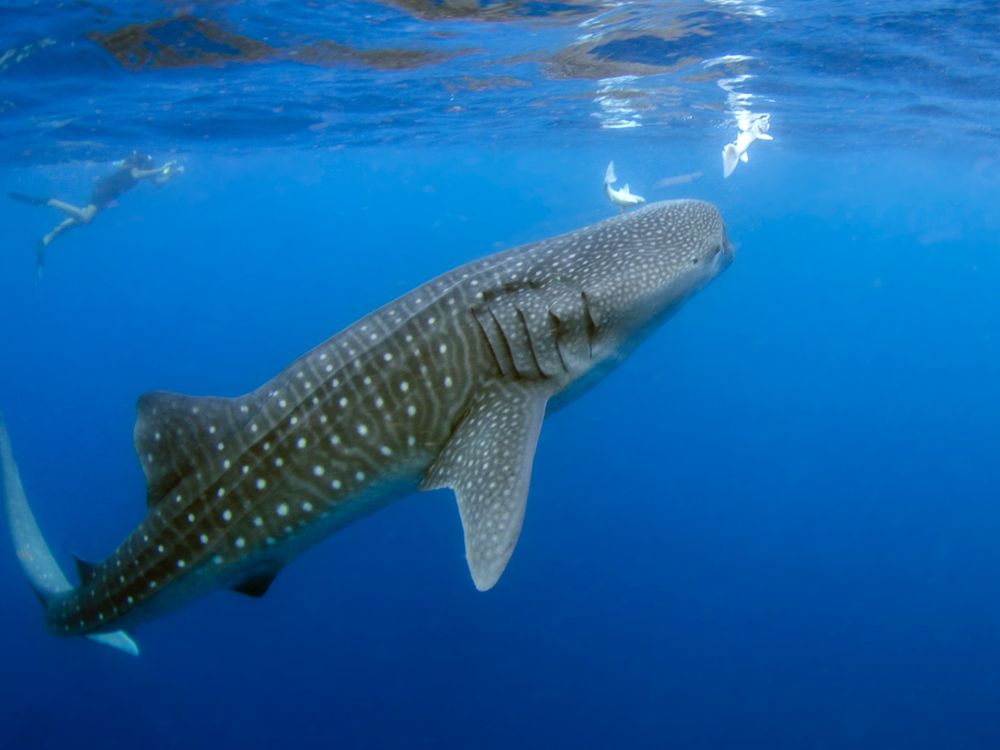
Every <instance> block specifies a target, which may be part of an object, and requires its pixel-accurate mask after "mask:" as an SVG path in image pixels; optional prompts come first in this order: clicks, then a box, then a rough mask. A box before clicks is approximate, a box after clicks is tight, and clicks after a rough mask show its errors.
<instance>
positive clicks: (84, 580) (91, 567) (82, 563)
mask: <svg viewBox="0 0 1000 750" xmlns="http://www.w3.org/2000/svg"><path fill="white" fill-rule="evenodd" d="M73 561H74V562H75V563H76V574H77V576H78V577H79V578H80V585H81V586H87V585H89V584H90V582H91V581H93V580H94V573H95V572H96V570H97V563H92V562H88V561H87V560H81V559H80V558H79V557H77V556H76V555H73Z"/></svg>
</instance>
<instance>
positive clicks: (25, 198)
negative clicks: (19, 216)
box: [7, 193, 49, 206]
mask: <svg viewBox="0 0 1000 750" xmlns="http://www.w3.org/2000/svg"><path fill="white" fill-rule="evenodd" d="M7 195H9V196H10V197H11V198H13V199H14V200H16V201H19V202H20V203H27V204H29V205H32V206H46V205H48V203H49V199H48V198H36V197H34V196H31V195H25V194H24V193H7Z"/></svg>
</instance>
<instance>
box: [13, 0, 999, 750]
mask: <svg viewBox="0 0 1000 750" xmlns="http://www.w3.org/2000/svg"><path fill="white" fill-rule="evenodd" d="M998 65H1000V16H998V15H997V8H996V3H994V2H987V1H985V0H983V1H982V2H978V1H972V2H962V1H961V0H950V1H949V0H914V1H913V2H897V3H891V2H890V3H871V2H865V1H864V0H820V1H817V2H809V3H805V2H782V1H778V0H771V1H766V0H760V1H759V2H756V3H753V2H743V1H742V0H704V1H695V0H689V1H678V2H667V1H666V0H663V1H661V2H655V1H649V2H639V1H636V2H618V1H616V2H610V1H609V2H604V1H603V0H564V1H563V2H544V1H539V2H520V1H517V0H508V1H505V2H500V1H498V2H488V1H486V0H478V1H477V0H439V1H434V0H382V1H381V2H377V1H375V0H371V1H369V2H362V1H360V0H359V1H357V2H341V3H331V4H325V3H296V2H291V1H290V0H283V1H281V0H278V1H274V2H264V1H262V0H261V1H259V2H224V3H223V2H205V3H198V2H195V3H176V2H134V3H132V2H129V3H124V2H121V3H100V2H87V3H84V2H64V3H27V2H25V3H18V2H7V3H5V4H3V5H0V113H2V116H0V188H2V191H3V192H4V193H6V192H15V193H18V194H21V195H22V196H42V197H57V198H59V199H62V200H64V201H67V202H69V203H74V204H77V205H80V204H85V203H86V202H87V200H88V198H87V196H88V195H89V194H90V192H91V190H92V189H93V187H94V185H95V180H100V179H101V178H104V177H106V176H107V175H108V174H111V173H113V172H114V171H115V169H116V166H115V164H114V163H115V162H116V161H117V160H120V159H123V158H125V157H127V156H128V155H129V154H130V152H132V151H133V150H134V149H138V150H140V151H142V152H148V153H149V154H150V155H151V156H152V157H153V160H154V162H155V163H156V164H157V165H159V164H163V163H165V162H167V161H168V160H173V161H175V162H176V164H177V165H180V166H183V167H184V171H183V173H177V174H176V175H175V176H173V178H172V179H170V180H169V182H167V183H166V184H163V185H159V186H158V185H156V184H153V183H152V182H151V181H149V180H143V181H141V183H140V184H138V185H136V186H135V187H134V189H131V190H129V191H128V192H127V193H123V194H121V195H120V196H119V197H118V199H117V200H116V201H114V202H113V203H110V204H109V205H108V206H107V207H104V208H103V210H101V211H100V212H99V214H98V215H97V216H96V218H94V220H93V221H92V222H91V223H89V224H87V225H85V226H79V227H74V228H73V229H72V231H68V232H67V233H65V234H64V235H62V236H59V237H58V238H56V239H55V240H54V241H53V242H52V243H51V245H50V246H49V247H48V248H47V250H46V253H45V255H46V257H45V265H44V269H43V270H44V273H42V274H41V276H40V278H39V277H38V276H37V274H36V266H35V264H36V247H37V243H38V242H39V239H40V238H41V237H42V236H43V235H45V233H46V232H49V231H50V230H51V229H52V228H53V226H54V225H55V224H57V223H58V222H59V221H61V220H62V219H63V218H65V217H64V215H62V214H60V213H59V212H58V211H57V210H55V209H53V208H51V207H46V206H31V205H26V204H25V203H24V202H21V201H16V200H10V199H8V198H7V197H6V195H2V196H0V227H2V242H0V246H2V253H0V326H2V329H0V330H2V333H0V358H2V360H0V361H2V367H0V409H2V410H3V415H4V418H5V421H6V423H7V428H8V430H9V433H10V438H11V442H12V445H13V450H14V456H15V458H16V460H17V463H18V466H19V468H20V474H21V479H22V480H23V483H24V487H25V490H26V493H27V496H28V499H29V500H30V501H31V504H32V507H33V509H34V511H35V513H36V515H37V518H38V522H39V525H40V526H41V529H42V531H43V532H44V534H45V536H46V538H47V539H48V541H49V544H50V546H51V547H52V549H53V551H54V552H55V554H56V556H57V557H58V558H59V561H60V562H61V563H62V564H63V567H64V568H65V569H67V570H69V569H71V567H72V556H73V555H76V556H79V557H81V558H83V559H88V560H101V559H103V558H104V557H106V556H107V555H109V554H110V553H111V552H112V551H113V550H114V549H115V547H116V546H117V545H118V544H119V543H120V542H121V541H122V539H124V538H125V537H126V535H128V534H129V533H130V532H131V530H132V529H133V528H134V527H135V526H136V525H137V524H138V523H139V522H140V521H141V520H142V518H143V517H144V515H145V513H146V505H145V497H146V487H145V480H144V477H143V472H142V468H141V466H140V463H139V461H138V459H137V457H136V453H135V449H134V448H133V444H132V438H133V425H134V421H135V404H136V400H137V398H138V397H139V396H140V395H141V394H143V393H145V392H148V391H154V390H165V391H174V392H179V393H186V394H194V395H219V396H237V395H241V394H244V393H247V392H249V391H251V390H253V389H256V388H257V387H259V386H260V385H261V384H263V383H264V382H265V381H267V380H268V379H269V378H271V377H272V376H274V375H275V374H277V373H279V372H280V371H281V370H282V369H283V368H285V367H286V366H287V365H288V364H289V363H291V362H292V361H293V360H295V359H296V358H297V357H299V356H300V355H301V354H303V353H304V352H306V351H308V350H309V349H310V348H312V347H314V346H316V345H317V344H319V343H321V342H322V341H324V340H325V339H327V338H328V337H329V336H331V335H333V334H334V333H336V332H337V331H339V330H341V329H343V328H344V327H346V326H347V325H349V324H350V323H352V322H354V321H355V320H357V319H358V318H360V317H361V316H363V315H365V314H367V313H368V312H370V311H372V310H374V309H375V308H377V307H379V306H380V305H382V304H384V303H386V302H388V301H390V300H392V299H394V298H396V297H398V296H400V295H402V294H404V293H406V292H408V291H409V290H411V289H413V288H414V287H416V286H418V285H419V284H421V283H423V282H424V281H426V280H428V279H430V278H432V277H434V276H436V275H437V274H439V273H442V272H445V271H447V270H449V269H451V268H454V267H456V266H458V265H460V264H463V263H466V262H469V261H471V260H474V259H476V258H479V257H482V256H485V255H487V254H489V253H493V252H496V251H498V250H502V249H504V248H508V247H513V246H516V245H519V244H522V243H526V242H531V241H535V240H539V239H543V238H546V237H550V236H553V235H557V234H560V233H562V232H567V231H571V230H574V229H577V228H580V227H583V226H585V225H589V224H592V223H594V222H597V221H601V220H603V219H605V218H608V217H611V216H614V215H616V214H618V212H619V208H618V207H616V206H615V205H613V204H612V203H611V202H609V200H608V197H607V195H606V193H605V186H604V183H603V179H604V175H605V169H606V167H607V166H608V163H609V162H610V161H612V160H613V161H614V164H615V171H616V173H617V176H618V178H619V179H618V182H617V183H615V187H616V188H621V187H622V186H623V185H624V184H625V183H628V184H629V187H630V189H631V192H632V194H637V195H641V196H643V197H644V198H645V199H646V200H647V201H649V202H652V201H654V200H664V199H675V198H697V199H701V200H705V201H709V202H711V203H713V204H715V205H716V206H718V207H719V209H720V211H721V213H722V215H723V218H724V219H725V222H726V227H727V231H728V236H729V238H730V240H732V242H733V244H734V245H735V247H736V252H735V261H734V263H733V265H732V267H731V268H729V269H728V270H726V271H725V273H723V274H722V275H721V276H719V278H718V279H716V280H715V281H713V282H712V283H711V284H710V285H709V286H708V287H707V288H706V289H704V290H703V291H701V292H700V293H699V294H698V295H697V296H695V297H694V298H693V299H691V300H690V301H689V302H688V303H687V304H686V306H685V307H684V308H683V310H681V311H680V312H679V313H678V314H677V315H676V316H674V317H672V318H671V319H670V320H668V321H667V322H666V323H665V324H664V325H663V327H662V328H661V329H659V330H658V331H656V332H655V333H654V334H653V335H652V336H651V337H650V338H649V339H648V341H646V342H645V343H644V344H642V345H641V346H640V347H639V348H638V349H637V350H636V351H635V352H634V353H633V354H632V355H631V356H630V357H629V358H628V359H627V360H626V361H625V362H623V363H622V365H621V367H619V368H618V369H616V370H615V371H614V372H613V373H611V374H610V375H609V377H608V378H607V379H606V380H605V381H604V382H601V383H600V384H598V385H597V386H596V387H595V388H593V389H592V390H590V391H589V392H587V393H586V394H585V395H583V396H582V397H581V398H580V399H579V400H577V401H576V402H574V403H573V404H571V405H570V406H569V407H567V408H566V409H565V410H562V411H559V412H558V413H557V414H554V415H552V416H550V417H549V418H548V419H547V420H546V421H545V424H544V426H543V428H542V431H541V437H540V440H539V444H538V449H537V453H536V455H535V463H534V470H533V475H532V483H531V490H530V494H529V500H528V505H527V511H526V515H525V522H524V527H523V530H522V533H521V537H520V541H519V542H518V544H517V548H516V550H515V551H514V554H513V557H512V558H511V561H510V564H509V566H508V567H507V570H506V572H505V573H504V575H503V577H502V578H501V579H500V581H499V583H498V584H497V585H496V586H495V587H494V588H493V589H492V590H490V591H487V592H478V591H477V590H476V588H475V587H474V585H473V583H472V581H471V579H470V576H469V571H468V568H467V566H466V562H465V550H464V546H463V536H462V526H461V523H460V520H459V515H458V512H457V510H456V506H455V501H454V498H453V495H452V493H451V492H450V491H447V490H438V491H434V492H430V493H424V492H422V493H417V494H414V495H411V496H408V497H406V498H405V499H403V500H401V501H399V502H397V503H394V504H392V505H390V506H388V507H387V508H385V509H383V510H381V511H379V512H378V513H375V514H373V515H371V516H368V517H366V518H364V519H362V520H360V521H358V522H357V523H355V524H352V525H350V526H348V527H347V528H345V529H344V530H342V531H340V532H338V533H337V534H336V535H333V536H331V537H330V538H328V539H326V540H325V541H323V542H322V543H320V544H318V545H317V546H315V547H313V548H312V549H310V550H309V551H307V552H306V553H305V554H303V555H302V556H301V557H299V558H297V559H296V560H295V561H293V562H292V563H291V564H289V565H288V566H287V568H286V569H285V570H284V571H283V572H282V573H281V575H280V576H279V577H278V578H277V579H276V580H275V582H274V585H273V586H272V587H271V588H270V590H269V591H268V592H267V594H266V596H264V597H262V598H260V599H252V598H248V597H244V596H240V595H238V594H237V593H233V592H229V591H217V592H213V593H211V594H209V595H207V596H205V597H203V598H201V599H199V600H197V601H195V602H193V603H191V604H190V605H188V606H185V607H184V608H182V609H178V610H176V611H173V612H170V613H168V614H165V615H164V616H162V617H160V618H158V619H154V620H151V621H149V622H147V623H144V624H142V625H140V626H139V627H137V628H135V630H134V631H133V632H132V635H133V636H134V637H135V638H136V640H137V642H138V643H139V645H140V648H141V655H140V656H139V657H138V658H132V657H130V656H128V655H126V654H123V653H120V652H118V651H113V650H110V649H107V648H104V647H102V646H100V645H98V644H96V643H94V642H92V641H90V640H86V639H82V638H56V637H53V636H51V635H49V634H48V633H47V632H46V630H45V626H44V615H43V611H42V608H41V607H40V606H39V602H38V600H37V598H36V596H35V595H34V593H33V592H32V590H31V587H30V585H29V584H28V583H27V582H26V581H25V579H24V576H23V574H22V571H21V567H20V565H19V563H18V558H17V555H16V553H15V549H14V545H12V544H11V543H10V542H9V535H8V534H7V533H4V534H3V535H2V536H0V553H2V554H0V601H2V602H3V606H4V617H3V619H2V621H0V635H2V637H0V664H2V667H0V746H3V747H5V748H60V749H62V748H101V750H119V749H121V750H125V749H126V748H127V749H128V750H134V748H137V747H141V748H143V749H144V750H161V749H167V748H169V749H174V748H184V749H185V750H190V749H191V748H203V747H204V748H214V749H216V750H219V749H221V748H275V747H282V748H298V747H303V748H305V747H335V748H463V749H465V748H476V749H477V750H478V749H481V750H487V749H492V748H498V749H499V748H504V749H510V748H536V747H538V748H543V747H544V748H562V747H567V748H576V749H582V748H661V747H662V748H697V749H699V750H700V749H711V750H715V749H718V750H733V749H736V748H738V749H739V750H751V749H754V750H756V749H758V748H759V749H760V750H777V749H779V748H796V749H797V748H811V749H815V750H839V749H840V748H851V749H854V748H858V749H861V748H865V749H867V748H872V749H876V748H877V749H879V750H882V749H885V748H907V750H924V749H926V750H931V749H934V750H939V749H940V748H949V750H980V749H982V750H994V749H995V748H997V747H1000V713H998V711H997V706H998V705H1000V489H998V488H1000V389H998V384H1000V335H998V333H997V328H998V323H1000V294H998V289H1000V208H998V202H997V194H998V191H1000V126H998V123H1000V78H998V77H997V73H996V71H997V69H998ZM753 128H757V131H756V132H757V133H759V134H763V135H764V136H765V137H763V138H757V139H756V140H753V139H751V138H748V137H747V136H746V135H745V134H747V133H751V132H753ZM766 136H771V138H772V139H770V140H769V139H768V138H767V137H766ZM741 137H742V140H741ZM747 141H749V145H747ZM727 144H728V145H733V146H734V147H736V146H740V147H741V148H743V149H744V151H745V153H746V155H747V157H748V160H747V161H746V162H745V163H744V162H738V163H736V165H735V168H734V169H733V170H732V172H731V174H730V175H729V176H728V177H724V176H723V175H724V172H723V149H724V148H725V147H726V146H727ZM630 210H631V209H630Z"/></svg>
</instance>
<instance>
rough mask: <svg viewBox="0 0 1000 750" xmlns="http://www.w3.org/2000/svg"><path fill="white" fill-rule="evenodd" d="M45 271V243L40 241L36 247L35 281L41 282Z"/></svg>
mask: <svg viewBox="0 0 1000 750" xmlns="http://www.w3.org/2000/svg"><path fill="white" fill-rule="evenodd" d="M44 271H45V243H44V242H42V240H38V244H37V245H35V281H40V280H41V278H42V274H43V273H44Z"/></svg>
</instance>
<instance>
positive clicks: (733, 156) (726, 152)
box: [722, 143, 740, 177]
mask: <svg viewBox="0 0 1000 750" xmlns="http://www.w3.org/2000/svg"><path fill="white" fill-rule="evenodd" d="M739 162H740V154H739V152H738V151H737V150H736V146H734V145H733V144H732V143H727V144H726V145H725V147H723V149H722V176H723V177H729V175H731V174H732V173H733V170H734V169H736V165H737V164H739Z"/></svg>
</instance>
